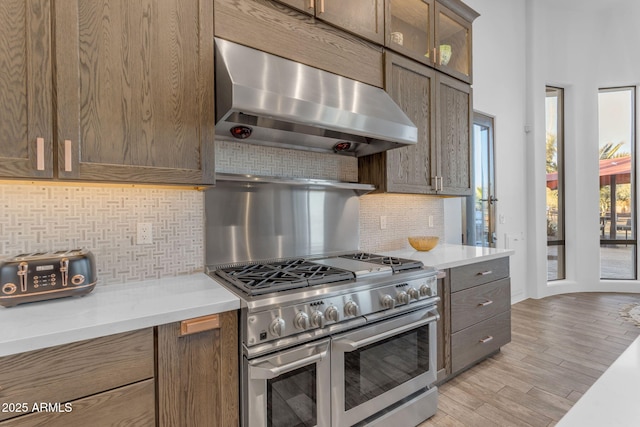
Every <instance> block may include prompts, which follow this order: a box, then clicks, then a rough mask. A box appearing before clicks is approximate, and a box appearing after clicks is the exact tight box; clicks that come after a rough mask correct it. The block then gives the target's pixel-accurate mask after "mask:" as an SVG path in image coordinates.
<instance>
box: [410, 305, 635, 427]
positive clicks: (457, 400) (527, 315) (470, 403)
mask: <svg viewBox="0 0 640 427" xmlns="http://www.w3.org/2000/svg"><path fill="white" fill-rule="evenodd" d="M638 302H640V294H618V293H577V294H565V295H556V296H552V297H547V298H544V299H539V300H535V299H528V300H526V301H522V302H519V303H517V304H514V305H513V306H512V317H511V319H512V320H511V321H512V325H511V328H512V342H511V343H509V344H507V345H506V346H504V347H503V348H502V350H501V352H500V353H498V354H496V355H494V356H493V357H491V358H489V359H487V360H485V361H484V362H481V363H479V364H478V365H476V366H474V367H473V368H471V369H469V370H467V371H465V372H463V373H462V374H460V375H459V376H457V377H455V378H454V379H452V380H450V381H449V382H447V383H445V384H443V385H441V386H440V387H439V392H440V393H439V394H440V395H439V403H438V412H437V413H436V415H434V416H433V417H432V418H430V419H429V420H427V421H426V422H424V423H422V424H421V425H420V427H431V426H491V427H493V426H508V427H512V426H535V427H543V426H553V425H555V424H556V423H557V422H558V421H559V420H560V418H562V416H563V415H564V414H565V413H566V412H567V411H568V410H569V409H570V408H571V406H572V405H573V404H574V403H575V402H576V401H577V400H578V399H579V398H580V397H581V396H582V395H583V394H584V393H585V392H586V391H587V389H588V388H589V387H590V386H591V385H592V384H593V383H594V382H595V381H596V379H597V378H598V377H599V376H600V375H602V373H603V372H604V371H605V370H606V369H607V367H609V366H610V365H611V363H613V361H614V360H615V359H616V358H617V357H618V356H619V355H620V354H621V353H622V352H623V351H624V350H625V349H626V348H627V346H628V345H629V344H630V343H631V342H632V341H633V340H634V339H635V338H636V337H637V336H638V335H639V334H640V328H639V327H637V326H635V325H634V324H633V323H631V322H629V321H627V320H624V319H622V318H621V317H620V315H619V310H620V309H621V308H622V307H625V306H627V305H629V304H630V303H638ZM639 402H640V401H639Z"/></svg>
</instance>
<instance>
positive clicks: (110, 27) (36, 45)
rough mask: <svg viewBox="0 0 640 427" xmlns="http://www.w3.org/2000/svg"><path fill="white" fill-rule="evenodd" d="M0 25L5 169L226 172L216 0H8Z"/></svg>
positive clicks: (140, 177) (87, 177)
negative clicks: (217, 140)
mask: <svg viewBox="0 0 640 427" xmlns="http://www.w3.org/2000/svg"><path fill="white" fill-rule="evenodd" d="M0 25H2V28H3V32H2V35H0V46H2V48H0V71H1V72H0V87H2V90H1V91H0V107H2V109H3V114H2V115H0V178H52V177H54V178H59V179H63V180H83V181H116V182H133V183H161V184H196V185H198V184H211V183H213V182H214V158H213V156H214V150H213V144H214V141H213V138H214V124H215V123H214V120H215V119H214V111H213V102H214V101H213V99H214V94H213V85H214V81H213V76H214V70H213V2H212V1H211V0H186V1H185V0H170V1H167V0H151V1H149V2H146V3H144V4H142V3H140V2H122V1H116V0H105V1H103V2H100V3H98V2H90V1H79V0H60V1H56V2H55V3H53V2H51V1H50V0H37V1H25V0H7V1H3V7H2V10H0ZM52 29H53V31H52ZM54 46H55V49H53V47H54ZM54 55H55V56H54ZM54 64H55V67H54ZM53 68H55V70H56V72H55V74H54V73H53V72H52V69H53ZM53 93H55V94H56V96H55V99H54V97H53ZM54 124H55V128H56V134H54V133H53V129H54Z"/></svg>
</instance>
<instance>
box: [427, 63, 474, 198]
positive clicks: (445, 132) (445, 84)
mask: <svg viewBox="0 0 640 427" xmlns="http://www.w3.org/2000/svg"><path fill="white" fill-rule="evenodd" d="M435 110H436V112H435V114H436V141H437V143H436V145H435V149H436V154H435V159H436V161H437V165H436V168H435V169H436V190H437V192H438V193H439V194H447V195H452V196H469V195H471V191H472V189H471V170H472V167H471V124H472V120H473V101H472V99H471V87H469V85H468V84H465V83H462V82H460V81H458V80H456V79H452V78H451V77H449V76H445V75H444V74H442V73H438V74H437V76H436V105H435Z"/></svg>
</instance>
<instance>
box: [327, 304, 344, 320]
mask: <svg viewBox="0 0 640 427" xmlns="http://www.w3.org/2000/svg"><path fill="white" fill-rule="evenodd" d="M324 317H325V319H327V320H331V321H332V322H337V321H338V320H339V319H340V313H338V309H337V308H336V307H335V306H333V305H331V306H329V307H327V309H326V310H325V311H324Z"/></svg>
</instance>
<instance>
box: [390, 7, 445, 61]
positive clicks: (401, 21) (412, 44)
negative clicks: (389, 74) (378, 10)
mask: <svg viewBox="0 0 640 427" xmlns="http://www.w3.org/2000/svg"><path fill="white" fill-rule="evenodd" d="M434 4H435V2H434V0H387V2H386V7H387V10H386V15H385V16H386V25H385V46H387V47H388V48H390V49H393V50H395V51H396V52H399V53H402V54H404V55H406V56H409V57H411V58H413V59H416V60H418V61H420V62H423V63H425V64H428V65H434V56H435V55H434V54H435V52H434V46H435V45H434V41H433V40H434V20H433V16H434Z"/></svg>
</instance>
